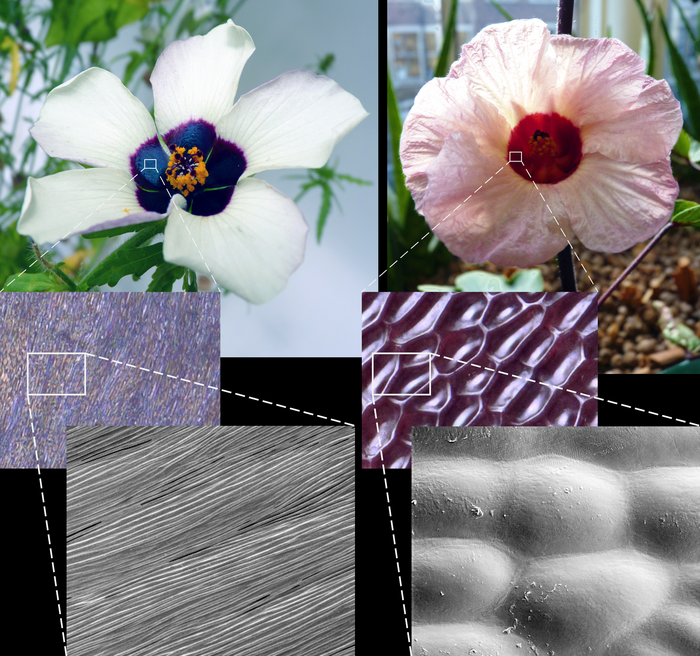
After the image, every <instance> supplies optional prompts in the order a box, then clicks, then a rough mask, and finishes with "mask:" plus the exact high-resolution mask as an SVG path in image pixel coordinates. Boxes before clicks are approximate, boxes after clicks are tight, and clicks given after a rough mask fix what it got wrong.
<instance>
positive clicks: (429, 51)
mask: <svg viewBox="0 0 700 656" xmlns="http://www.w3.org/2000/svg"><path fill="white" fill-rule="evenodd" d="M441 45H442V39H441V38H440V29H439V28H438V27H434V28H430V27H427V28H426V31H425V58H426V61H427V64H428V71H427V73H428V77H430V76H431V75H433V72H434V71H435V66H436V64H437V60H438V57H439V56H440V47H441Z"/></svg>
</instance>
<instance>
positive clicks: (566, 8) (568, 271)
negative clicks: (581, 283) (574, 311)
mask: <svg viewBox="0 0 700 656" xmlns="http://www.w3.org/2000/svg"><path fill="white" fill-rule="evenodd" d="M573 22H574V0H559V12H558V14H557V34H571V29H572V27H573ZM557 260H558V261H559V277H560V278H561V288H562V291H565V292H575V291H577V288H576V274H575V273H574V259H573V255H572V253H571V246H569V245H568V244H567V245H566V247H565V248H564V249H563V250H562V251H560V252H559V253H558V254H557Z"/></svg>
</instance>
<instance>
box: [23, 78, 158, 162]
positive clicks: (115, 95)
mask: <svg viewBox="0 0 700 656" xmlns="http://www.w3.org/2000/svg"><path fill="white" fill-rule="evenodd" d="M30 133H31V135H32V137H34V139H36V140H37V142H38V143H39V145H40V146H41V147H42V148H43V149H44V150H45V151H46V152H47V153H48V154H49V155H51V157H60V158H61V159H69V160H72V161H74V162H81V163H82V164H89V165H90V166H112V167H115V168H121V169H124V170H125V171H129V170H130V166H131V162H130V157H131V155H133V153H134V151H136V149H137V148H138V147H139V146H140V145H141V144H142V143H144V142H145V141H148V140H149V139H152V138H153V137H155V135H156V127H155V125H154V124H153V119H152V118H151V115H150V114H149V113H148V110H147V109H146V108H145V107H144V106H143V104H142V103H141V101H140V100H139V99H138V98H136V97H135V96H134V95H132V93H131V92H130V91H129V90H128V89H127V88H126V87H125V86H124V85H123V84H122V82H121V80H120V79H119V78H118V77H117V76H116V75H114V74H112V73H110V72H109V71H105V70H103V69H101V68H89V69H88V70H87V71H84V72H82V73H80V74H79V75H76V76H75V77H74V78H73V79H72V80H69V81H68V82H65V83H64V84H61V85H60V86H58V87H56V88H55V89H53V91H51V93H49V95H48V97H47V98H46V103H45V104H44V107H43V108H42V110H41V113H40V114H39V120H38V121H37V122H36V123H35V124H34V127H33V128H32V129H31V130H30Z"/></svg>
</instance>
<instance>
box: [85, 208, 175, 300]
mask: <svg viewBox="0 0 700 656" xmlns="http://www.w3.org/2000/svg"><path fill="white" fill-rule="evenodd" d="M166 221H167V219H163V220H162V221H154V222H153V225H151V226H149V227H148V228H143V230H140V231H139V232H137V233H136V234H135V235H134V236H133V237H132V238H131V239H127V240H126V241H125V242H124V243H123V244H122V245H121V246H120V247H119V248H117V249H115V250H114V251H112V252H111V253H110V254H109V255H108V256H107V257H106V258H105V259H104V260H102V262H100V263H99V264H98V265H97V266H96V267H95V268H94V269H93V270H92V271H90V272H88V273H87V275H86V276H85V278H83V279H82V280H81V281H80V283H79V284H80V285H81V286H82V287H84V288H85V287H86V288H87V289H89V288H90V287H92V286H93V285H92V281H93V280H95V279H97V278H99V277H100V276H101V275H102V274H103V273H104V272H105V271H106V270H108V269H109V268H110V267H111V266H112V263H113V262H114V260H115V259H117V257H118V255H117V254H118V253H119V254H121V252H122V251H125V250H130V249H134V248H138V247H139V246H141V245H143V244H146V243H148V242H150V241H151V239H153V238H154V237H155V236H156V235H160V234H162V233H163V232H165V224H166Z"/></svg>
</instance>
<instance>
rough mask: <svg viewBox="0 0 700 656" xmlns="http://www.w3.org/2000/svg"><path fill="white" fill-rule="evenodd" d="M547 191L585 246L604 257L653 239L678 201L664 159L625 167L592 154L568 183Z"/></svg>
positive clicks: (669, 171)
mask: <svg viewBox="0 0 700 656" xmlns="http://www.w3.org/2000/svg"><path fill="white" fill-rule="evenodd" d="M547 187H548V192H549V194H551V196H552V200H553V201H554V202H555V203H556V204H557V205H558V206H560V207H562V206H563V207H564V208H566V213H567V214H568V219H569V221H570V222H571V226H572V228H573V229H574V232H575V233H576V235H577V236H578V237H579V239H580V240H581V241H582V242H583V243H584V244H585V246H586V247H587V248H590V249H592V250H596V251H604V252H607V253H619V252H621V251H624V250H626V249H628V248H630V247H631V246H634V244H637V243H639V242H640V241H644V240H645V239H649V238H650V237H653V236H654V235H655V234H656V233H657V232H658V231H659V230H661V228H662V227H663V226H664V224H666V223H667V222H668V220H669V219H670V218H671V214H672V213H673V206H674V201H675V199H676V198H677V196H678V183H677V182H676V181H675V180H674V178H673V173H672V172H671V165H670V163H669V162H668V160H666V161H665V162H656V163H654V164H630V163H628V162H619V161H616V160H612V159H608V158H607V157H604V156H603V155H600V154H598V153H593V154H590V155H586V156H585V157H584V158H583V159H582V160H581V164H579V167H578V168H577V169H576V171H575V172H574V174H573V175H572V176H571V177H570V178H567V179H566V180H563V181H562V182H560V183H558V184H556V185H547ZM555 195H556V196H558V199H557V198H554V196H555ZM548 201H549V199H548ZM549 202H550V203H551V202H552V201H549Z"/></svg>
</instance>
